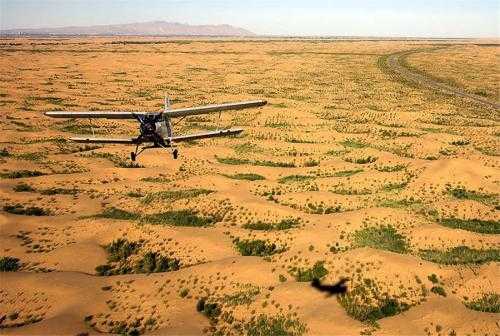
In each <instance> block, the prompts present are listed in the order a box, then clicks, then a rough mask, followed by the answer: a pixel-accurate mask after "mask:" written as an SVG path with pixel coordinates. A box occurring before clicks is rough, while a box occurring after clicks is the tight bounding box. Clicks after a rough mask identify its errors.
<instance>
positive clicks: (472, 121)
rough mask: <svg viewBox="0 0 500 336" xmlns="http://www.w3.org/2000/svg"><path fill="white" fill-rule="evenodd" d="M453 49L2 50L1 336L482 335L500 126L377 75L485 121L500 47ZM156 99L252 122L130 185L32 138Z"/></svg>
mask: <svg viewBox="0 0 500 336" xmlns="http://www.w3.org/2000/svg"><path fill="white" fill-rule="evenodd" d="M450 43H454V44H444V43H443V42H429V41H406V42H405V41H354V42H353V41H169V40H161V41H160V40H152V39H142V40H117V39H34V40H28V39H4V40H2V41H1V50H0V55H1V58H0V111H1V115H2V118H1V127H2V133H1V136H0V139H1V141H2V144H1V146H0V149H2V150H1V152H0V154H1V168H0V173H1V177H2V178H1V179H0V186H1V189H0V191H1V196H0V198H1V200H2V203H3V212H2V216H1V217H0V218H1V219H0V220H1V222H0V228H1V233H0V246H1V252H0V257H2V259H1V260H0V266H1V269H2V271H4V272H2V273H0V277H1V278H0V279H1V289H0V327H1V328H2V329H1V331H0V332H1V333H5V334H31V333H59V334H61V333H65V334H66V333H67V334H77V333H83V334H86V333H88V334H95V333H100V332H107V333H130V334H136V333H152V334H168V333H170V334H201V333H205V334H212V333H215V334H235V335H237V334H248V335H267V334H272V332H274V333H275V334H277V335H285V334H290V335H301V334H310V335H320V334H327V335H330V334H348V335H350V334H353V335H358V334H360V333H361V334H373V335H396V334H399V335H415V334H417V335H450V336H451V335H468V334H470V335H477V334H481V335H484V334H488V335H498V334H499V325H498V319H499V314H498V312H499V309H500V308H499V305H500V303H499V293H500V284H499V282H498V278H499V264H498V262H499V260H500V239H499V233H500V222H499V220H500V216H499V209H500V207H499V183H500V174H499V163H500V162H499V156H498V155H499V154H500V153H499V149H500V141H499V136H500V127H499V125H500V123H499V114H498V110H495V109H493V108H491V107H485V106H482V105H479V104H476V103H474V102H472V101H469V100H467V99H463V98H456V97H453V96H450V95H443V94H440V93H439V92H435V91H432V90H428V89H425V88H422V87H419V86H418V85H414V84H413V83H411V82H408V81H406V80H405V79H404V78H400V77H398V76H397V75H395V74H394V73H392V70H391V68H390V67H389V66H388V65H387V62H386V61H385V60H386V59H387V55H389V54H393V53H398V52H402V51H407V50H415V49H422V50H423V52H422V53H412V54H409V55H408V56H407V57H406V58H405V64H406V65H405V66H406V67H408V68H409V69H413V71H420V72H423V73H426V74H427V75H428V76H429V78H439V79H441V80H443V81H447V82H450V81H452V82H453V83H455V84H456V85H460V86H461V87H462V89H464V90H468V91H470V92H475V93H476V94H480V95H483V96H484V97H487V98H489V99H490V100H492V101H495V99H498V90H499V87H498V86H499V81H498V53H499V49H498V46H480V45H476V44H475V43H472V42H470V41H466V42H465V44H461V43H462V42H457V41H452V42H450ZM436 45H437V46H438V47H440V48H438V49H436V48H435V47H436ZM441 47H445V48H441ZM429 49H433V51H429ZM479 91H481V92H479ZM164 93H168V94H169V95H170V96H171V97H172V98H173V101H174V104H175V106H178V107H181V106H189V105H201V104H206V103H216V102H217V103H220V102H227V101H236V100H245V99H253V98H255V99H258V98H262V99H267V100H268V101H269V104H268V105H267V106H265V107H263V108H259V109H254V110H248V111H241V112H232V113H224V114H223V115H222V116H221V117H220V119H219V116H218V115H214V116H196V117H191V118H188V119H186V120H184V121H182V122H181V123H179V124H178V125H177V130H178V132H195V131H197V130H207V129H216V128H218V127H223V126H230V125H234V126H241V127H244V128H245V133H244V135H243V136H241V137H238V138H224V139H212V140H208V141H200V142H199V143H188V144H184V145H183V146H181V148H180V158H179V160H177V161H174V160H172V158H171V155H170V154H168V153H166V152H163V151H160V150H151V151H148V152H146V153H145V154H144V156H142V157H140V161H139V165H132V164H131V163H130V161H129V160H128V156H129V152H130V150H131V149H132V148H130V147H122V146H113V145H107V146H102V147H99V146H83V145H78V144H74V143H70V142H67V141H66V140H65V139H66V138H67V137H69V136H71V135H74V134H88V133H89V128H88V121H85V120H84V121H65V120H57V119H55V120H52V119H48V118H45V117H44V116H43V112H44V111H47V110H53V109H64V110H82V109H91V110H110V109H115V110H116V109H123V110H148V111H149V110H153V111H154V110H159V109H161V108H162V104H163V102H162V99H163V95H164ZM97 125H98V128H97V133H98V134H102V135H106V136H112V135H119V134H134V132H136V127H137V125H136V124H135V123H133V122H126V121H125V122H117V121H99V122H97ZM313 277H320V278H323V279H324V281H325V282H327V283H333V282H336V281H338V280H339V279H340V278H342V277H348V278H349V279H350V282H349V293H348V294H347V295H345V296H342V297H338V298H337V297H325V296H324V294H323V293H320V292H317V291H315V290H314V289H313V288H311V286H310V282H309V281H310V280H311V279H312V278H313ZM495 279H497V280H495ZM280 332H281V333H280Z"/></svg>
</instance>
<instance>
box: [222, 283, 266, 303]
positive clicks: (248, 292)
mask: <svg viewBox="0 0 500 336" xmlns="http://www.w3.org/2000/svg"><path fill="white" fill-rule="evenodd" d="M242 287H243V288H242V290H240V291H238V292H236V293H234V294H230V295H229V294H226V295H224V298H223V300H224V302H225V303H226V304H227V305H229V306H238V305H244V304H250V303H252V302H253V301H254V300H255V297H256V296H257V295H259V293H260V289H259V287H257V286H253V285H251V284H246V285H243V286H242Z"/></svg>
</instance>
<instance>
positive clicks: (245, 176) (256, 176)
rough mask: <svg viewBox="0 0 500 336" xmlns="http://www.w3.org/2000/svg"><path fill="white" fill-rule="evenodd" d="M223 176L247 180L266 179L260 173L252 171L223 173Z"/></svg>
mask: <svg viewBox="0 0 500 336" xmlns="http://www.w3.org/2000/svg"><path fill="white" fill-rule="evenodd" d="M224 176H225V177H228V178H231V179H235V180H247V181H261V180H265V179H266V178H265V177H264V176H262V175H259V174H253V173H241V174H234V175H224Z"/></svg>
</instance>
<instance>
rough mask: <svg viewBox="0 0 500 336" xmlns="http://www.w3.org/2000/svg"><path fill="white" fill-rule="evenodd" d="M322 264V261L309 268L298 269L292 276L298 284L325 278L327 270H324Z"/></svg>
mask: <svg viewBox="0 0 500 336" xmlns="http://www.w3.org/2000/svg"><path fill="white" fill-rule="evenodd" d="M324 264H325V263H324V262H323V261H318V262H316V263H315V264H314V265H313V267H311V268H307V269H301V268H299V269H298V270H297V271H296V272H295V274H294V276H295V280H297V281H298V282H309V281H313V279H321V278H323V277H325V276H326V275H327V274H328V270H327V269H326V268H325V266H324Z"/></svg>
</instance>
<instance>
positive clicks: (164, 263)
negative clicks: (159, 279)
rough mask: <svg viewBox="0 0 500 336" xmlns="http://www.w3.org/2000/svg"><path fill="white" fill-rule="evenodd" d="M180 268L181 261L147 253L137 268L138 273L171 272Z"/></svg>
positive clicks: (154, 253)
mask: <svg viewBox="0 0 500 336" xmlns="http://www.w3.org/2000/svg"><path fill="white" fill-rule="evenodd" d="M179 268H180V260H179V259H173V258H168V257H165V256H162V255H160V254H159V253H156V252H147V253H146V254H145V255H144V256H143V257H142V259H141V260H139V261H138V262H137V264H136V266H135V270H136V273H160V272H170V271H177V270H179Z"/></svg>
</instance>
